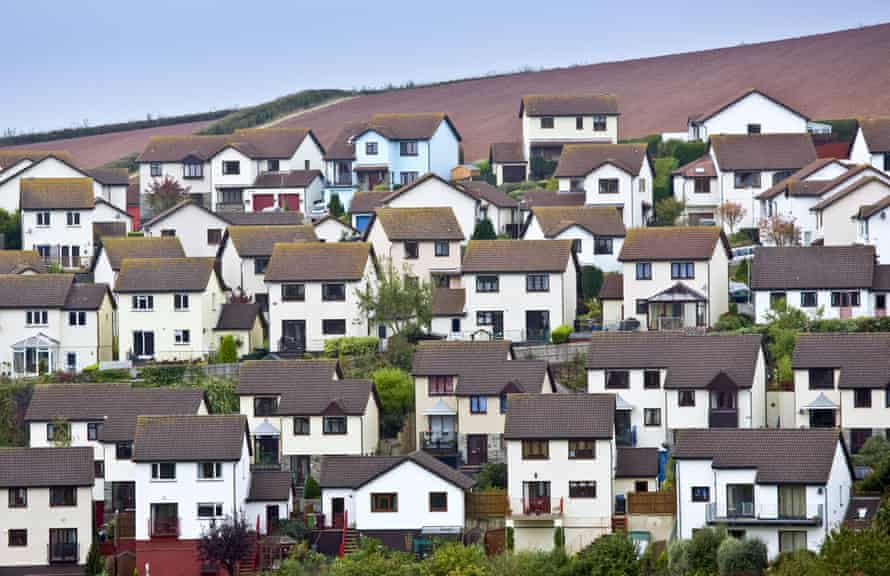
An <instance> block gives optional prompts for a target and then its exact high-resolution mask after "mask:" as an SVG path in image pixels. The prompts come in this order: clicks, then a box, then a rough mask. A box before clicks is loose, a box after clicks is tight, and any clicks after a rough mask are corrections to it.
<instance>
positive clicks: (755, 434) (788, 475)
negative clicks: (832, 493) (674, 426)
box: [673, 428, 840, 484]
mask: <svg viewBox="0 0 890 576" xmlns="http://www.w3.org/2000/svg"><path fill="white" fill-rule="evenodd" d="M675 433H676V437H675V440H676V445H675V447H674V453H673V456H674V458H675V459H678V460H711V461H712V464H711V466H712V467H713V468H717V469H751V468H753V469H756V470H757V476H756V480H755V481H756V482H757V483H758V484H788V483H790V484H825V483H826V482H828V477H829V475H830V474H831V465H832V463H833V462H834V454H835V451H836V450H837V443H838V439H839V438H840V434H839V432H838V431H837V430H833V429H818V428H809V429H802V430H794V429H790V428H786V429H766V428H761V429H733V430H729V429H725V430H720V429H709V430H705V429H691V430H677V431H676V432H675Z"/></svg>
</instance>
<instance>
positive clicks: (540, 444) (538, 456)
mask: <svg viewBox="0 0 890 576" xmlns="http://www.w3.org/2000/svg"><path fill="white" fill-rule="evenodd" d="M548 458H550V443H549V442H548V441H547V440H523V441H522V459H523V460H547V459H548Z"/></svg>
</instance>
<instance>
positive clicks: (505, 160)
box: [488, 142, 528, 186]
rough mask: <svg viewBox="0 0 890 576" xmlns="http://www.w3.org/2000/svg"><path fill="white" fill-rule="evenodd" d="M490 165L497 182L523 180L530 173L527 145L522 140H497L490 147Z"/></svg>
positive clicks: (499, 183) (506, 182) (504, 182)
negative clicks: (526, 153) (526, 157)
mask: <svg viewBox="0 0 890 576" xmlns="http://www.w3.org/2000/svg"><path fill="white" fill-rule="evenodd" d="M488 165H489V166H490V167H491V173H492V174H494V178H495V184H497V185H498V186H500V185H501V184H510V183H514V182H522V181H524V180H525V178H526V175H527V174H528V161H527V160H526V159H525V146H524V144H523V143H522V142H495V143H494V144H492V145H491V147H489V149H488Z"/></svg>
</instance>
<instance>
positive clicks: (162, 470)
mask: <svg viewBox="0 0 890 576" xmlns="http://www.w3.org/2000/svg"><path fill="white" fill-rule="evenodd" d="M151 479H152V480H176V463H175V462H154V463H153V464H152V465H151Z"/></svg>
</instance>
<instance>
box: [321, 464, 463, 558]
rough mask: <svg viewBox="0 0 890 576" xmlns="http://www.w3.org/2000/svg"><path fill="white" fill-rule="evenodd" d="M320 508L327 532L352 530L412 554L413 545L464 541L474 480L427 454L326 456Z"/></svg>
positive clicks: (322, 468) (322, 471) (323, 465)
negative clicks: (429, 541) (329, 529)
mask: <svg viewBox="0 0 890 576" xmlns="http://www.w3.org/2000/svg"><path fill="white" fill-rule="evenodd" d="M319 485H320V486H321V506H322V512H323V514H324V519H325V524H326V526H330V527H333V528H342V527H344V525H345V527H347V528H348V529H350V530H354V531H355V532H357V533H358V534H360V535H363V536H368V537H371V538H377V539H379V540H381V541H382V542H383V543H384V544H385V545H388V546H390V547H392V548H394V549H397V550H402V551H406V552H413V544H412V543H413V539H414V538H416V537H424V538H427V539H429V538H431V537H436V538H450V539H454V540H458V541H460V539H461V537H462V536H463V531H464V522H465V518H466V516H465V508H464V499H465V495H466V493H467V492H468V491H469V490H470V488H472V487H473V479H472V478H470V477H469V476H466V475H464V474H461V473H460V472H458V471H457V470H455V469H454V468H451V467H450V466H448V465H446V464H443V463H442V462H440V461H439V460H436V458H434V457H433V456H430V455H429V454H426V453H424V452H412V453H411V454H405V455H402V456H325V458H324V459H323V461H322V465H321V478H320V479H319Z"/></svg>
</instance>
